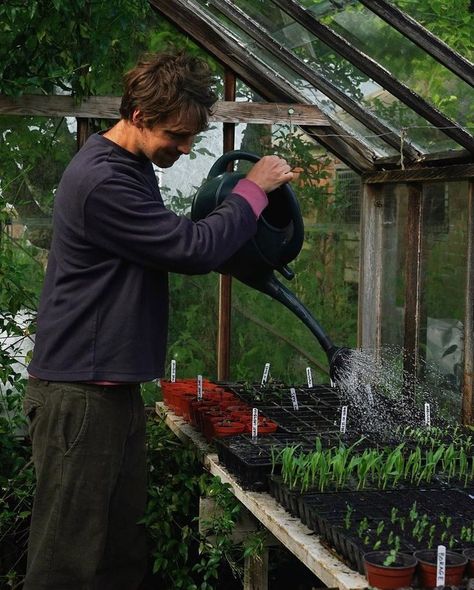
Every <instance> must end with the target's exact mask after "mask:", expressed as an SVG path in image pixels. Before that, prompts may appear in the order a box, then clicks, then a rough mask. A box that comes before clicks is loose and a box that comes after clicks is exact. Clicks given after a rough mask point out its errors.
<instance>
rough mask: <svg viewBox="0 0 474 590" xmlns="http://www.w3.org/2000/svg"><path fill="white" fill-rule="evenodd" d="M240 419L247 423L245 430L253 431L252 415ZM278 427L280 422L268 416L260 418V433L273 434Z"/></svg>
mask: <svg viewBox="0 0 474 590" xmlns="http://www.w3.org/2000/svg"><path fill="white" fill-rule="evenodd" d="M240 421H241V422H242V424H244V425H245V432H252V415H250V417H242V418H241V419H240ZM277 428H278V424H276V423H275V422H273V421H272V420H269V419H268V418H259V419H258V434H272V432H276V430H277Z"/></svg>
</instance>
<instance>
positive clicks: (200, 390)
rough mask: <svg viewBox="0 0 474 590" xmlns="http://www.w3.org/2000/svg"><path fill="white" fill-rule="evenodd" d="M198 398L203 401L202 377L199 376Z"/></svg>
mask: <svg viewBox="0 0 474 590" xmlns="http://www.w3.org/2000/svg"><path fill="white" fill-rule="evenodd" d="M197 398H198V400H199V401H201V400H202V375H198V376H197Z"/></svg>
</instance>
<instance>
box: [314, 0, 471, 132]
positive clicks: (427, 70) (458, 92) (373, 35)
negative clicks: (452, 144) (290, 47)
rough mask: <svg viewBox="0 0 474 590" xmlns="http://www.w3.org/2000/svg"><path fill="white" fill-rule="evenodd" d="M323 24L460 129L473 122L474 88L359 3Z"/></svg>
mask: <svg viewBox="0 0 474 590" xmlns="http://www.w3.org/2000/svg"><path fill="white" fill-rule="evenodd" d="M310 10H312V8H311V9H310ZM467 14H468V13H467V8H466V15H467ZM322 22H323V23H324V24H326V25H328V26H329V27H330V28H331V29H332V30H334V31H335V32H336V33H338V34H339V35H341V36H342V37H344V38H345V39H346V40H347V41H348V42H349V43H351V44H352V45H353V46H354V47H356V48H357V49H359V50H360V51H362V52H363V53H365V54H366V55H368V56H370V57H371V58H372V59H374V60H375V61H376V62H378V63H379V64H380V65H381V66H383V67H384V68H385V69H386V70H388V71H389V72H390V73H391V74H392V76H393V77H394V78H396V79H397V80H399V81H400V82H402V83H403V84H405V85H406V86H408V87H409V88H410V89H411V90H413V91H415V92H416V93H417V94H419V95H420V96H421V97H422V98H424V99H425V100H426V101H427V102H428V103H430V104H431V105H433V106H435V107H436V108H437V109H439V110H440V111H441V112H443V113H444V114H446V115H447V116H448V117H450V118H452V119H453V120H454V121H457V122H458V123H459V124H460V125H464V126H467V125H469V124H470V122H472V121H473V119H474V88H472V87H471V86H470V85H469V84H467V83H466V82H464V81H463V80H461V79H460V78H458V77H457V76H456V75H455V74H453V73H452V72H450V71H449V70H448V69H447V68H445V67H444V66H442V65H441V64H439V63H438V62H437V61H436V60H435V59H434V58H432V57H431V56H430V55H429V54H428V53H426V52H425V51H424V50H423V49H421V48H419V47H418V46H417V45H415V44H414V43H413V42H411V41H410V40H409V39H407V38H406V37H405V36H404V35H403V34H402V33H400V32H398V31H397V30H396V29H394V28H393V27H391V26H390V25H389V24H387V23H386V22H385V21H383V20H382V19H380V18H379V17H378V16H376V15H375V14H374V13H372V12H371V11H370V10H368V9H366V8H365V7H364V6H362V5H361V4H360V3H350V4H345V6H344V7H343V8H341V9H338V10H333V11H332V12H331V13H330V14H328V15H327V16H326V17H325V18H323V19H322ZM473 48H474V45H473Z"/></svg>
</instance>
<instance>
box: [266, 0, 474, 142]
mask: <svg viewBox="0 0 474 590" xmlns="http://www.w3.org/2000/svg"><path fill="white" fill-rule="evenodd" d="M272 1H273V2H274V4H276V5H277V6H278V7H279V8H281V9H282V10H283V11H284V12H286V13H287V14H288V15H289V16H291V17H292V18H293V19H295V20H296V21H297V22H299V23H300V24H301V25H302V26H303V27H304V28H305V29H307V30H308V31H310V32H311V33H312V34H313V35H315V36H316V37H318V38H319V39H321V41H323V42H324V43H326V44H327V45H328V46H329V47H331V48H332V49H334V50H335V51H337V52H338V53H339V54H340V55H341V56H342V57H344V58H345V59H347V60H348V61H349V62H350V63H352V64H353V65H354V66H356V67H357V68H359V69H360V70H361V71H362V72H364V73H365V74H366V75H367V76H369V77H370V78H371V79H372V80H374V81H375V82H377V83H378V84H380V85H381V86H382V87H383V88H385V89H386V90H388V92H390V93H391V94H393V96H395V97H396V98H398V99H399V100H401V101H402V102H403V103H405V104H406V105H407V106H409V107H410V108H411V109H412V110H413V111H415V112H416V113H418V115H421V116H422V117H423V118H425V119H426V120H427V121H429V122H430V123H431V124H433V125H434V126H435V127H437V128H439V129H441V131H442V132H443V133H445V134H446V135H447V136H448V137H450V138H451V139H453V140H454V141H456V142H457V143H459V145H461V146H462V147H464V148H466V149H467V150H469V151H470V152H473V153H474V137H473V136H472V135H471V134H470V133H468V132H467V131H466V130H465V129H463V127H461V126H460V125H459V124H458V123H456V122H455V121H453V120H452V119H450V118H449V117H446V116H445V115H443V113H441V112H440V111H438V109H436V108H435V107H433V106H431V105H429V104H428V103H427V102H426V101H425V100H424V99H423V98H422V97H421V96H419V95H418V94H417V93H416V92H414V91H413V90H411V89H410V88H408V86H405V85H404V84H402V83H401V82H399V81H398V80H396V79H395V78H394V77H393V76H392V75H391V74H390V73H389V72H388V71H387V70H386V69H385V68H383V67H382V66H380V65H379V64H378V63H377V62H376V61H374V60H373V59H372V58H370V57H368V56H367V55H366V54H365V53H363V52H362V51H359V50H358V49H357V48H355V47H354V46H353V45H351V44H350V43H349V42H348V41H346V40H345V39H344V38H343V37H341V36H340V35H338V34H337V33H335V32H334V31H332V30H331V29H330V28H329V27H327V26H325V25H323V24H322V23H320V22H319V21H318V20H317V19H316V18H314V16H313V15H312V14H311V12H309V11H308V10H306V9H304V8H303V7H302V6H300V4H299V3H298V2H297V1H296V0H272Z"/></svg>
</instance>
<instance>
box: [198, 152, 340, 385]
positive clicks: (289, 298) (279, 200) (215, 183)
mask: <svg viewBox="0 0 474 590" xmlns="http://www.w3.org/2000/svg"><path fill="white" fill-rule="evenodd" d="M236 160H247V161H249V162H254V163H255V162H258V161H259V160H260V156H257V155H256V154H252V153H249V152H243V151H240V150H234V151H230V152H226V153H225V154H224V155H223V156H221V157H220V158H219V159H218V160H217V161H216V162H215V163H214V165H213V166H212V168H211V169H210V171H209V174H208V177H207V181H206V182H205V183H204V184H203V186H201V188H200V189H199V190H198V192H197V193H196V195H195V196H194V199H193V204H192V208H191V218H192V219H193V221H199V220H200V219H204V218H205V217H207V215H209V214H210V213H211V212H212V211H213V210H214V209H215V208H216V207H217V206H218V205H220V204H221V203H222V201H223V200H224V199H225V198H226V196H228V195H229V194H230V193H231V192H232V190H233V188H234V187H235V185H236V184H237V182H238V181H239V180H240V179H241V178H244V177H245V174H242V173H240V172H228V171H227V167H228V165H229V164H230V163H231V162H234V161H236ZM303 240H304V224H303V217H302V215H301V209H300V206H299V203H298V200H297V198H296V195H295V193H294V191H293V189H292V188H291V186H290V185H289V184H284V185H282V186H280V187H279V188H277V189H276V190H274V191H272V192H270V193H269V194H268V206H267V207H266V208H265V209H264V211H263V212H262V214H261V216H260V218H259V220H258V222H257V232H256V234H255V236H254V237H253V238H251V239H250V240H249V241H248V242H247V243H246V244H244V246H242V248H240V250H238V251H237V252H236V253H235V254H234V255H233V256H232V257H231V258H230V259H229V260H227V261H226V262H225V263H224V264H223V265H222V266H220V267H219V268H218V269H217V271H218V272H220V273H222V274H230V275H232V276H233V277H235V278H237V279H238V280H240V281H241V282H243V283H245V284H246V285H248V286H249V287H252V288H253V289H257V290H258V291H261V292H262V293H265V294H266V295H269V296H270V297H272V298H273V299H276V300H277V301H279V302H280V303H282V304H283V305H285V306H286V307H287V308H288V309H289V310H290V311H292V312H293V313H294V314H295V315H296V316H297V317H299V319H300V320H302V322H303V323H304V324H305V325H306V326H307V327H308V328H309V329H310V330H311V332H312V333H313V334H314V335H315V336H316V338H317V340H318V342H319V343H320V345H321V346H322V348H323V350H324V351H325V353H326V355H327V357H328V361H329V373H330V376H331V379H333V380H334V381H337V380H338V379H339V378H340V377H341V376H342V371H343V368H344V367H345V365H346V363H347V359H348V358H349V355H350V352H351V351H350V350H349V349H348V348H341V347H337V346H335V345H334V344H333V342H332V341H331V339H330V338H329V336H328V335H327V334H326V333H325V332H324V330H323V329H322V327H321V326H320V324H319V323H318V322H317V321H316V319H315V318H314V317H313V316H312V314H311V313H310V311H309V310H308V309H307V308H306V307H305V306H304V305H303V303H301V301H300V300H299V299H298V298H297V297H296V295H295V294H294V293H293V292H292V291H290V290H289V289H287V288H286V287H285V285H283V284H282V283H281V282H280V281H279V280H278V279H277V277H276V276H275V273H274V271H278V272H279V273H280V274H281V275H282V276H283V277H284V278H285V279H287V280H291V279H292V278H293V277H294V273H293V271H292V270H291V269H290V268H289V267H288V266H287V264H288V263H289V262H291V261H292V260H294V259H295V258H296V257H297V256H298V254H299V253H300V251H301V248H302V246H303Z"/></svg>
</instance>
